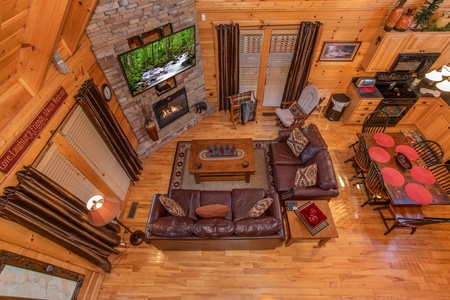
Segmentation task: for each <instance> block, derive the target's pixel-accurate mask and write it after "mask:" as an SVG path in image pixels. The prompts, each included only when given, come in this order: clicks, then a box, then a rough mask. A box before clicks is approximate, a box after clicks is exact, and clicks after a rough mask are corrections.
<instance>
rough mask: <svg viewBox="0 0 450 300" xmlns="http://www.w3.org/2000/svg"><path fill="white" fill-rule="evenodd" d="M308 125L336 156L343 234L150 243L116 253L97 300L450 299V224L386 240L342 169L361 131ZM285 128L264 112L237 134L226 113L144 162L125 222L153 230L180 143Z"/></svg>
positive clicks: (448, 210) (263, 134) (334, 206)
mask: <svg viewBox="0 0 450 300" xmlns="http://www.w3.org/2000/svg"><path fill="white" fill-rule="evenodd" d="M259 114H261V110H260V111H259ZM308 123H315V124H317V126H318V127H319V128H320V131H321V133H322V135H323V137H324V139H325V140H326V141H327V143H328V146H329V150H330V152H331V156H332V159H333V163H334V168H335V171H336V176H337V179H338V182H339V185H340V188H339V190H340V195H339V197H338V198H336V199H333V200H332V201H331V202H330V206H331V210H332V213H333V216H334V219H335V222H336V226H337V229H338V232H339V238H337V239H332V240H331V241H330V242H328V243H327V244H326V245H325V247H323V248H320V249H317V248H313V246H314V243H313V242H305V243H301V244H298V243H297V244H293V245H291V246H290V247H284V246H282V247H279V248H277V249H275V250H270V251H267V250H264V251H209V252H206V251H205V252H202V251H195V252H184V251H183V252H171V251H167V252H162V251H159V250H157V249H155V248H154V247H153V246H152V245H147V244H143V245H141V246H139V247H129V248H121V249H120V250H121V251H123V253H122V255H120V256H118V257H111V259H114V261H112V265H113V269H112V271H111V273H109V274H106V276H105V279H104V282H103V284H102V286H101V290H100V294H99V297H98V299H196V300H197V299H227V300H228V299H249V300H250V299H252V300H253V299H258V298H259V297H262V296H270V297H273V298H274V299H277V300H278V299H450V224H441V225H432V226H428V227H422V228H419V229H418V230H417V232H416V233H415V234H414V235H412V236H411V235H410V234H409V230H408V229H404V228H400V229H396V230H394V232H392V233H391V234H389V235H388V236H384V235H383V233H384V231H385V227H384V225H383V224H382V221H381V219H380V217H379V215H378V213H377V212H374V211H373V210H372V207H369V206H366V207H364V208H361V207H360V205H361V204H362V203H363V202H364V200H365V199H366V196H365V193H364V191H363V188H358V187H355V186H353V185H352V184H351V183H349V182H348V179H349V178H350V177H351V176H352V175H353V169H352V167H351V166H350V165H349V164H344V163H343V162H344V160H345V159H347V158H348V157H350V156H351V155H352V150H350V149H348V145H350V144H351V143H352V142H354V141H355V140H356V136H355V133H356V132H357V131H358V130H360V126H344V125H343V124H342V123H341V122H330V121H328V120H327V119H325V118H324V117H323V116H322V117H320V118H316V117H311V118H310V119H309V121H308ZM400 129H407V128H405V127H403V128H400ZM388 130H389V131H397V130H399V128H398V127H396V128H389V129H388ZM277 132H278V128H277V127H276V126H275V117H274V116H262V115H261V116H259V118H258V123H257V124H256V123H251V124H246V125H245V126H242V125H239V126H237V130H234V129H233V128H232V125H231V123H230V122H229V121H228V114H225V113H224V112H217V113H215V114H214V115H213V116H211V117H208V118H207V119H205V120H204V121H202V122H201V123H200V124H198V125H197V126H195V127H194V128H192V129H190V130H189V131H187V132H186V133H184V134H183V135H182V136H180V137H179V138H177V139H176V140H173V141H171V142H170V143H169V144H167V145H166V146H164V147H163V148H162V149H160V150H159V151H157V152H156V153H154V154H152V155H151V156H150V157H148V158H146V159H145V160H144V161H143V166H144V171H143V173H142V176H141V180H140V181H139V182H136V184H135V186H134V187H133V188H132V191H131V196H130V198H129V200H128V203H127V209H126V210H125V211H124V212H123V216H125V217H123V218H122V221H123V223H125V224H126V225H127V226H129V227H130V228H131V229H133V230H134V229H144V226H145V224H146V221H147V217H148V212H149V210H150V205H151V200H152V196H153V194H154V193H157V192H158V193H160V192H163V193H164V192H166V191H167V187H168V182H169V179H170V172H171V168H172V160H173V155H174V153H175V148H176V144H177V142H178V141H181V140H192V139H194V138H219V137H220V138H226V137H230V138H253V139H273V138H275V137H276V136H277ZM131 202H139V205H138V209H137V211H136V215H135V218H134V219H127V218H126V216H127V215H128V210H129V209H130V205H131ZM425 212H426V213H427V214H430V215H440V216H442V215H446V216H447V217H450V207H442V206H441V207H437V206H434V207H427V208H426V209H425ZM124 238H125V240H128V234H125V236H124Z"/></svg>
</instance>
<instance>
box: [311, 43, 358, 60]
mask: <svg viewBox="0 0 450 300" xmlns="http://www.w3.org/2000/svg"><path fill="white" fill-rule="evenodd" d="M360 45H361V42H324V43H323V48H322V52H321V53H320V57H319V61H352V60H353V59H354V58H355V55H356V52H358V49H359V46H360Z"/></svg>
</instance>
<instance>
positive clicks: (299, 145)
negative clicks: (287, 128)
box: [286, 128, 309, 157]
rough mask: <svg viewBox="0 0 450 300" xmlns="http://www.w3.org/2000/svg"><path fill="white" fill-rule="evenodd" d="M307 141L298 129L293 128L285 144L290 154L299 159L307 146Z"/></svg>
mask: <svg viewBox="0 0 450 300" xmlns="http://www.w3.org/2000/svg"><path fill="white" fill-rule="evenodd" d="M308 142H309V141H308V139H307V138H306V136H305V135H304V134H303V133H302V132H301V131H300V129H299V128H294V129H293V130H292V131H291V134H290V135H289V138H288V139H287V141H286V144H287V145H288V146H289V148H290V149H291V151H292V153H294V155H295V156H296V157H299V156H300V154H301V153H302V151H303V150H304V149H305V148H306V146H307V145H308Z"/></svg>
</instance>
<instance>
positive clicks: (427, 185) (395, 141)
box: [357, 132, 450, 206]
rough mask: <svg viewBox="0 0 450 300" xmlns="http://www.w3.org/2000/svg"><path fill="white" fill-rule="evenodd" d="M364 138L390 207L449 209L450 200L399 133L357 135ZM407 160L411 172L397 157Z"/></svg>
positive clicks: (406, 140)
mask: <svg viewBox="0 0 450 300" xmlns="http://www.w3.org/2000/svg"><path fill="white" fill-rule="evenodd" d="M357 135H358V138H359V137H363V138H364V140H365V142H366V145H367V149H366V150H367V151H368V153H369V157H370V159H371V160H372V161H373V162H375V163H376V164H377V166H378V168H379V169H380V171H381V173H382V175H383V180H384V183H385V184H384V185H385V190H386V193H387V194H388V195H389V197H390V201H391V203H392V205H397V206H407V205H408V206H420V205H450V197H449V196H448V195H447V193H446V192H445V191H444V190H443V189H442V187H441V186H440V185H439V183H438V182H437V181H436V180H435V178H434V176H433V174H432V173H431V172H430V171H429V170H428V169H427V168H426V167H425V164H424V163H423V162H422V160H421V158H420V156H419V155H418V153H417V152H416V151H415V150H414V148H413V147H412V146H411V145H410V143H409V141H408V139H407V138H406V137H405V136H404V134H403V133H401V132H396V133H358V134H357ZM399 152H400V153H402V154H403V155H405V156H406V157H407V158H408V161H409V162H410V165H411V168H408V167H406V168H405V167H403V166H402V165H401V163H400V162H399V160H398V157H397V154H398V153H399Z"/></svg>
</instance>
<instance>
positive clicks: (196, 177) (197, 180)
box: [194, 174, 200, 184]
mask: <svg viewBox="0 0 450 300" xmlns="http://www.w3.org/2000/svg"><path fill="white" fill-rule="evenodd" d="M194 177H195V183H196V184H199V183H200V175H198V174H195V176H194Z"/></svg>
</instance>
